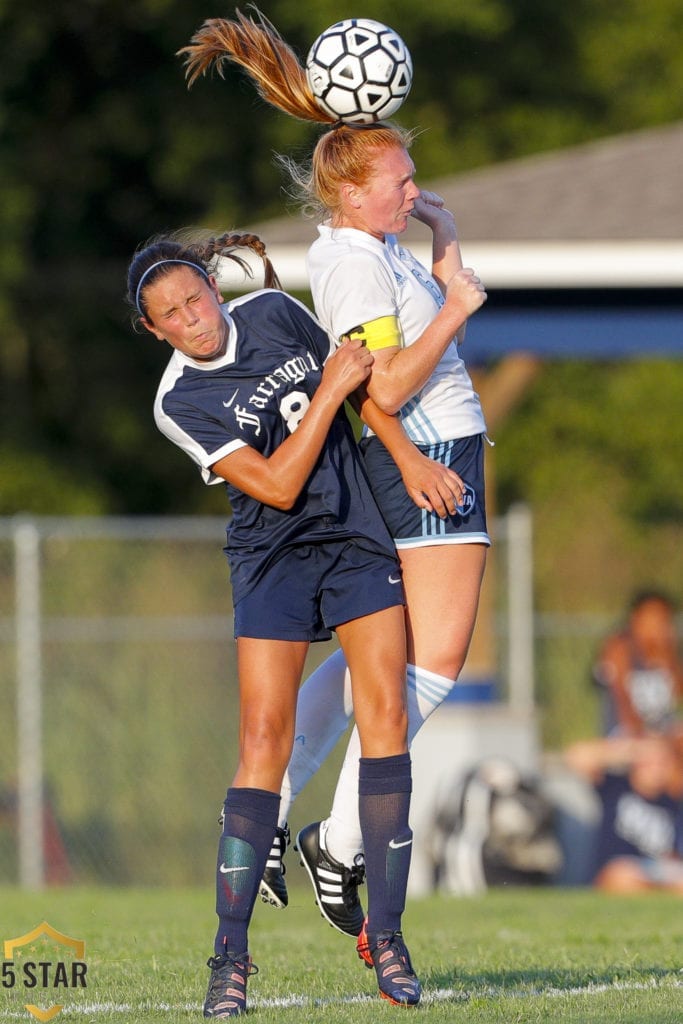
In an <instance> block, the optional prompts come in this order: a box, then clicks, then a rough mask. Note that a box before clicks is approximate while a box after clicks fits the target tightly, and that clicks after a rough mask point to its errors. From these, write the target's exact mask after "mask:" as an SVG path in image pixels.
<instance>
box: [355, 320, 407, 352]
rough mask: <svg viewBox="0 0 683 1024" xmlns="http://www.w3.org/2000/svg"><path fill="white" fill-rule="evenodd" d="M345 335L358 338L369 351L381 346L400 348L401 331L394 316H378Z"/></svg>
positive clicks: (401, 345)
mask: <svg viewBox="0 0 683 1024" xmlns="http://www.w3.org/2000/svg"><path fill="white" fill-rule="evenodd" d="M345 337H348V338H358V339H360V341H362V342H363V344H364V345H365V346H366V348H369V349H370V351H371V352H376V351H377V350H378V349H381V348H397V347H398V348H402V347H403V332H402V331H401V325H400V323H399V322H398V317H396V316H380V317H378V318H377V319H376V320H368V322H367V323H364V324H359V326H358V327H354V328H353V329H352V330H350V331H347V332H346V334H345Z"/></svg>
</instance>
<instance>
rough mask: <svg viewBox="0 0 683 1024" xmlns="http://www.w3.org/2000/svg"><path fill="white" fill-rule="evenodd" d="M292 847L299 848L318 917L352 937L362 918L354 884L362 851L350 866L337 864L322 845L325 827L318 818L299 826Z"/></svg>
mask: <svg viewBox="0 0 683 1024" xmlns="http://www.w3.org/2000/svg"><path fill="white" fill-rule="evenodd" d="M294 848H295V849H296V850H298V851H299V853H300V855H301V864H302V865H303V867H305V868H306V871H307V872H308V877H309V878H310V880H311V882H312V884H313V888H314V890H315V901H316V903H317V904H318V907H319V909H320V913H321V914H322V916H323V917H324V918H325V920H326V921H328V922H329V923H330V924H331V925H332V927H333V928H336V929H337V931H340V932H343V933H344V935H351V936H353V938H356V936H358V935H359V934H360V931H361V928H362V927H363V919H364V917H365V913H364V911H363V907H362V906H361V903H360V900H359V899H358V886H359V885H362V884H363V881H364V880H365V860H364V858H363V854H362V853H358V854H356V862H355V864H354V866H353V867H352V868H348V867H347V866H346V865H345V864H340V862H339V861H337V860H335V859H334V858H333V857H331V856H330V854H329V853H328V851H327V849H326V847H325V829H324V827H323V822H320V821H314V822H313V824H312V825H307V826H306V827H305V828H302V829H301V831H300V832H299V834H298V835H297V837H296V844H295V847H294Z"/></svg>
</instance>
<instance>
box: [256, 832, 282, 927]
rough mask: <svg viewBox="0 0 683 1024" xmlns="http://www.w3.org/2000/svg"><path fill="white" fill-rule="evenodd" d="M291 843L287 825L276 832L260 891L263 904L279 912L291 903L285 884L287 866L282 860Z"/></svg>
mask: <svg viewBox="0 0 683 1024" xmlns="http://www.w3.org/2000/svg"><path fill="white" fill-rule="evenodd" d="M289 842H290V839H289V828H288V827H287V826H286V825H285V827H284V828H278V829H276V830H275V838H274V839H273V845H272V846H271V848H270V853H269V854H268V860H267V861H266V867H265V870H264V872H263V877H262V878H261V883H260V885H259V890H258V893H259V896H260V897H261V899H262V900H263V902H264V903H270V905H271V907H277V909H278V910H284V908H285V907H286V906H287V904H288V903H289V896H288V894H287V884H286V882H285V865H284V863H283V859H282V858H283V857H284V855H285V850H286V849H287V847H288V846H289Z"/></svg>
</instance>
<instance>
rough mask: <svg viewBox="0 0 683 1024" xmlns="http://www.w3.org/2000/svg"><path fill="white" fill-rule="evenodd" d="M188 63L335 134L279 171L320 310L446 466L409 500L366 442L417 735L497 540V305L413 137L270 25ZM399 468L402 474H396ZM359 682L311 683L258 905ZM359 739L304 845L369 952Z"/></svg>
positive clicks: (337, 665)
mask: <svg viewBox="0 0 683 1024" xmlns="http://www.w3.org/2000/svg"><path fill="white" fill-rule="evenodd" d="M181 53H183V54H184V55H185V57H186V61H187V71H188V76H189V79H190V82H192V81H193V80H194V79H195V78H196V77H197V76H198V75H199V74H201V73H203V72H205V71H206V70H207V69H208V68H209V67H210V66H211V65H212V64H214V63H216V64H218V66H219V69H220V67H221V63H222V62H223V61H224V60H226V59H227V60H232V61H233V62H235V63H237V64H239V65H240V66H242V67H243V68H245V70H246V71H247V72H248V74H249V75H250V76H251V78H252V79H253V80H254V81H255V83H256V85H257V88H258V90H259V92H260V94H261V95H262V96H263V97H264V98H265V99H266V100H267V101H268V102H269V103H271V104H272V105H274V106H276V107H278V108H279V109H282V110H284V111H285V112H287V113H289V114H291V115H293V116H296V117H299V118H302V119H305V120H312V121H319V122H321V123H326V124H328V126H330V125H331V127H330V129H329V130H328V131H326V132H325V134H324V135H322V137H321V138H320V139H319V141H318V143H317V145H316V147H315V150H314V153H313V157H312V160H311V162H310V165H307V166H305V167H299V166H297V165H296V164H294V163H293V162H292V161H289V160H283V161H282V162H283V163H284V164H285V165H286V166H287V168H288V170H289V171H290V173H291V175H292V177H293V180H294V183H295V186H296V187H297V191H298V192H299V194H300V195H301V196H302V198H303V199H304V201H305V203H306V205H307V206H308V207H309V208H310V207H313V208H315V209H316V210H317V212H318V213H319V215H320V217H321V219H322V223H321V224H320V227H319V238H318V239H317V240H316V241H315V242H314V243H313V245H312V246H311V249H310V251H309V254H308V271H309V274H310V283H311V291H312V295H313V300H314V303H315V309H316V314H317V316H318V318H319V320H320V321H321V322H322V324H323V326H324V327H325V328H326V330H327V331H328V333H329V335H330V338H331V339H332V340H334V341H335V342H337V343H339V342H340V341H341V340H342V339H343V338H348V337H350V338H360V339H361V340H362V341H363V342H364V343H365V345H367V347H368V348H369V349H370V350H371V352H372V354H373V357H374V362H373V365H372V370H371V373H370V376H369V377H368V380H367V381H366V388H367V392H368V394H369V396H370V398H371V399H373V400H374V402H375V403H376V404H377V405H378V406H379V407H380V408H381V409H382V410H384V412H387V413H390V414H396V415H398V417H400V421H401V423H402V425H403V428H404V431H405V432H406V434H407V436H408V437H409V438H410V440H411V441H412V442H413V445H415V446H417V448H418V450H419V451H420V452H421V453H422V455H423V456H425V457H429V458H431V459H432V460H434V461H435V462H436V464H437V465H438V466H439V467H440V471H441V472H440V475H439V485H438V487H437V488H436V492H437V493H435V492H432V493H430V494H424V493H423V494H420V493H417V494H416V493H415V491H411V492H410V493H408V492H407V491H406V486H405V485H404V480H403V478H402V474H401V468H400V465H401V463H402V453H401V452H400V451H397V450H394V449H393V448H392V452H391V454H390V453H389V451H388V450H387V449H386V448H385V447H384V445H383V444H382V443H381V442H380V440H379V439H378V438H377V437H375V436H374V435H373V434H372V433H371V432H369V431H366V436H365V437H364V438H363V440H362V442H361V447H362V451H363V455H364V459H365V465H366V469H367V472H368V476H369V478H370V483H371V486H372V489H373V493H374V495H375V499H376V501H377V503H378V505H379V507H380V510H381V512H382V514H383V516H384V519H385V521H386V523H387V525H388V526H389V530H390V532H391V535H392V537H393V540H394V543H395V545H396V548H397V550H398V554H399V558H400V563H401V568H402V573H403V582H404V589H405V595H406V605H407V607H406V623H407V634H408V675H407V679H408V707H409V725H408V736H409V740H412V739H413V737H414V736H415V734H416V733H417V731H418V729H419V728H420V726H421V725H422V724H423V722H424V721H425V720H426V719H427V718H428V717H429V715H430V714H431V713H432V711H434V709H435V708H436V707H438V706H439V704H440V703H441V702H442V701H443V700H444V699H445V698H446V697H447V696H448V694H449V693H450V691H451V690H452V689H453V687H454V686H455V684H456V680H457V678H458V675H459V673H460V670H461V668H462V666H463V663H464V661H465V657H466V654H467V650H468V647H469V643H470V639H471V636H472V631H473V628H474V623H475V617H476V612H477V605H478V599H479V591H480V586H481V581H482V576H483V572H484V565H485V559H486V549H487V547H488V546H489V543H490V541H489V537H488V533H487V528H486V509H485V497H484V477H483V446H484V437H485V429H486V427H485V422H484V417H483V414H482V410H481V406H480V403H479V399H478V397H477V395H476V393H475V391H474V389H473V387H472V383H471V381H470V378H469V375H468V373H467V370H466V368H465V366H464V363H463V361H462V359H461V357H460V354H459V351H458V344H459V343H460V342H462V339H463V335H464V326H465V322H466V320H467V317H468V316H469V315H470V314H471V313H473V312H475V311H476V309H478V308H479V307H480V306H481V305H482V303H483V302H484V301H485V299H486V292H485V291H484V288H483V286H482V284H481V282H480V281H479V278H478V277H477V276H476V274H475V273H474V272H473V271H472V270H465V269H463V266H462V261H461V256H460V249H459V244H458V238H457V231H456V226H455V221H454V218H453V216H452V214H451V213H450V212H449V211H447V210H446V209H444V206H443V202H442V200H441V199H440V198H439V197H438V196H436V195H434V194H433V193H429V192H425V191H423V190H421V189H420V188H419V186H418V185H416V184H415V182H414V180H413V178H414V174H415V168H414V165H413V162H412V160H411V158H410V155H409V148H410V145H411V143H412V134H411V133H410V132H406V131H404V130H402V129H400V128H398V127H396V126H393V125H389V124H375V125H371V126H351V125H346V124H341V123H339V124H335V123H334V119H333V118H331V117H329V116H328V115H327V114H326V113H325V112H324V111H322V110H321V109H320V108H319V107H318V105H317V103H316V101H315V99H314V97H313V94H312V93H311V92H310V89H309V87H308V85H307V82H306V77H305V73H304V71H303V68H302V67H301V65H300V63H299V62H298V58H296V56H295V54H294V53H293V51H292V50H291V48H290V47H289V46H288V45H287V44H286V43H285V42H284V40H283V39H282V38H281V37H280V36H279V34H278V33H277V32H276V30H275V29H274V28H273V26H272V25H270V24H269V23H268V22H267V21H266V20H265V19H264V18H261V19H260V20H259V21H254V20H253V19H247V18H245V17H244V16H242V15H241V14H240V13H239V12H238V20H237V21H226V20H223V19H214V20H211V21H208V22H205V24H204V26H202V28H201V29H200V30H199V31H198V32H197V33H196V34H195V36H194V37H193V40H192V42H191V44H190V45H189V46H187V47H185V48H184V50H182V51H181ZM409 217H413V218H415V219H417V220H419V221H421V222H422V223H424V224H425V225H426V226H427V227H428V228H429V229H430V230H431V232H432V241H433V261H432V268H431V272H430V271H429V270H428V269H427V268H425V267H424V266H422V265H421V264H420V263H419V262H418V261H417V260H416V259H415V257H414V256H413V255H412V254H411V253H410V252H409V251H408V250H407V249H405V248H403V247H402V246H401V245H400V244H399V240H398V237H399V236H400V235H401V234H402V233H403V232H404V231H405V229H406V227H407V224H408V219H409ZM397 463H398V464H397ZM352 710H353V709H352V704H351V699H350V679H349V673H348V670H347V668H346V664H345V662H344V658H343V655H342V654H341V652H336V653H335V654H334V655H332V656H331V658H329V659H328V660H327V661H326V662H325V663H324V664H323V665H322V666H321V667H320V669H318V670H317V671H316V672H315V673H314V674H313V675H312V676H311V677H310V678H309V679H308V680H307V681H306V683H305V684H304V686H303V687H302V689H301V691H300V694H299V699H298V706H297V723H296V730H295V746H294V753H293V756H292V759H291V761H290V764H289V768H288V772H287V776H286V779H285V783H284V786H283V790H282V799H281V805H280V823H279V825H280V829H279V832H278V835H277V836H276V840H275V843H274V846H273V851H272V855H271V860H270V861H269V865H268V868H267V870H266V873H265V874H264V879H263V887H262V896H263V897H264V898H267V899H269V900H270V901H271V902H273V903H275V905H280V906H282V905H284V904H285V903H286V889H285V887H284V880H283V878H282V869H281V855H282V853H283V852H284V847H285V844H286V838H287V832H286V819H287V817H288V814H289V810H290V807H291V803H292V801H293V800H294V798H295V796H296V795H297V793H298V792H299V791H300V790H301V788H302V787H303V785H304V784H305V783H306V782H307V781H308V779H309V778H310V777H311V775H312V774H313V772H315V771H316V770H317V768H318V767H319V766H320V764H321V763H322V761H323V760H324V758H325V757H326V756H327V754H328V753H329V752H330V751H331V749H332V748H333V747H334V745H335V743H336V741H337V740H338V738H339V736H340V735H341V734H342V732H343V731H344V729H345V728H346V725H347V723H348V721H349V716H350V715H351V713H352ZM358 758H359V744H358V735H357V732H356V731H355V730H354V732H353V733H352V736H351V740H350V742H349V747H348V751H347V755H346V759H345V761H344V766H343V768H342V772H341V775H340V779H339V782H338V786H337V790H336V793H335V798H334V803H333V807H332V812H331V814H330V816H329V818H328V819H327V820H326V821H324V822H314V823H313V824H311V825H308V826H307V827H306V828H304V829H302V830H301V831H300V832H299V834H298V837H297V844H298V848H299V851H300V854H301V857H302V862H303V864H304V866H305V867H306V870H307V871H308V873H309V876H310V878H311V881H312V883H313V885H314V888H315V892H316V898H317V902H318V905H319V907H320V910H321V912H322V913H323V915H324V916H325V917H326V918H327V920H328V921H329V922H330V923H331V924H332V925H333V926H334V927H336V928H338V929H339V930H340V931H342V932H345V933H347V934H350V935H354V936H359V942H358V949H359V955H361V956H362V957H363V958H365V959H367V958H366V953H367V943H366V942H365V933H364V929H363V919H364V915H363V910H362V907H361V904H360V902H359V899H358V893H357V888H358V884H359V883H360V882H361V881H362V880H363V876H364V865H363V856H362V839H361V835H360V828H359V822H358Z"/></svg>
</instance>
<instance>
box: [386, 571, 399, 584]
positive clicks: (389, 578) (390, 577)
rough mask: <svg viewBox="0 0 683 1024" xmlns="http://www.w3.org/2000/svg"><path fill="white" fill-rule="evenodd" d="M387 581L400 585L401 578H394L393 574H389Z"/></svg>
mask: <svg viewBox="0 0 683 1024" xmlns="http://www.w3.org/2000/svg"><path fill="white" fill-rule="evenodd" d="M387 579H388V580H389V582H390V583H400V582H401V577H400V576H396V577H395V578H394V576H393V575H392V574H391V573H389V575H388V577H387Z"/></svg>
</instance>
